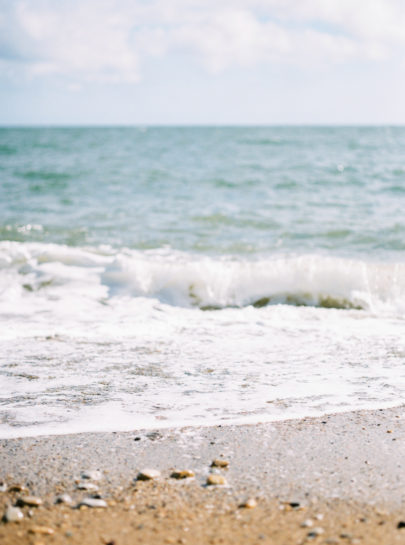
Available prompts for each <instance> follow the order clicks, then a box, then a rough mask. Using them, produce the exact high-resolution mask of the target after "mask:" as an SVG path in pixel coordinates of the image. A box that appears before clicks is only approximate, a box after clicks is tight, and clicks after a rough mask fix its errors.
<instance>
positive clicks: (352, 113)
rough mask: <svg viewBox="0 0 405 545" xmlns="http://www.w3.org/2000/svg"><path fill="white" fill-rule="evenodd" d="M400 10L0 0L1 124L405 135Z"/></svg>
mask: <svg viewBox="0 0 405 545" xmlns="http://www.w3.org/2000/svg"><path fill="white" fill-rule="evenodd" d="M404 97H405V1H404V0H0V125H38V124H39V125H134V124H135V125H156V124H158V125H159V124H163V125H167V124H170V125H173V124H174V125H183V124H185V125H190V124H191V125H205V124H209V125H212V124H215V125H224V124H226V125H229V124H230V125H234V124H248V125H271V124H343V125H345V124H405V100H404Z"/></svg>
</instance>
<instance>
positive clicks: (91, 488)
mask: <svg viewBox="0 0 405 545" xmlns="http://www.w3.org/2000/svg"><path fill="white" fill-rule="evenodd" d="M76 488H77V490H87V491H88V492H97V490H98V486H97V485H96V484H94V483H89V482H85V481H82V482H80V483H77V484H76Z"/></svg>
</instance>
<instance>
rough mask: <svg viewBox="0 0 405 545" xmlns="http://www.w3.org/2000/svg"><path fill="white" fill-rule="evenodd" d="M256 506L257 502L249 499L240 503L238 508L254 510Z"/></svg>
mask: <svg viewBox="0 0 405 545" xmlns="http://www.w3.org/2000/svg"><path fill="white" fill-rule="evenodd" d="M256 505H257V501H256V500H255V499H254V498H249V499H248V500H246V501H244V502H243V503H241V504H240V506H239V507H242V508H245V509H254V508H255V507H256Z"/></svg>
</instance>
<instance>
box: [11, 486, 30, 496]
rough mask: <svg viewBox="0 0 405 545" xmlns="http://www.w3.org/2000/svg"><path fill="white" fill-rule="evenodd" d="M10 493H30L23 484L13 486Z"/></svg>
mask: <svg viewBox="0 0 405 545" xmlns="http://www.w3.org/2000/svg"><path fill="white" fill-rule="evenodd" d="M8 491H9V492H23V493H24V494H25V493H27V492H29V490H28V488H27V487H26V486H24V485H22V484H12V485H11V486H10V488H9V489H8Z"/></svg>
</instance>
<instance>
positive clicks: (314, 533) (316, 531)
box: [307, 526, 325, 538]
mask: <svg viewBox="0 0 405 545" xmlns="http://www.w3.org/2000/svg"><path fill="white" fill-rule="evenodd" d="M324 533H325V530H324V529H323V528H321V527H319V526H316V527H315V528H313V529H312V530H311V531H310V532H308V534H307V537H309V538H314V537H318V536H320V535H321V534H324Z"/></svg>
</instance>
